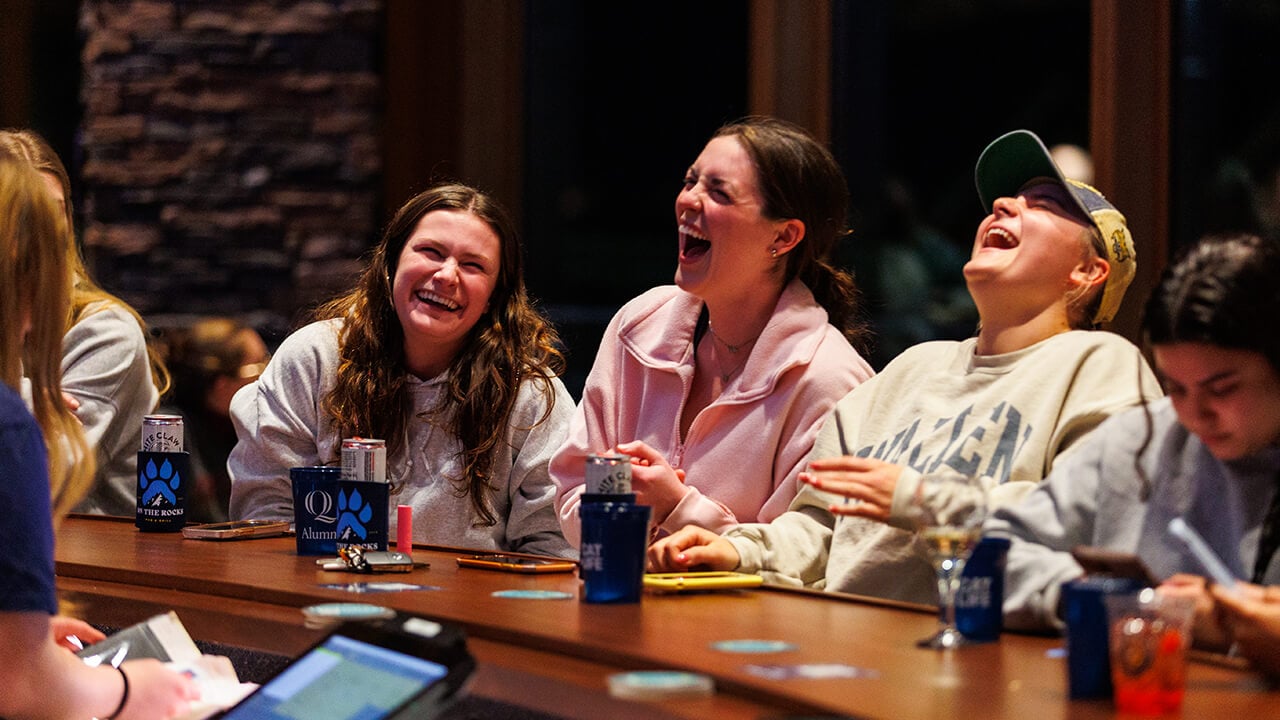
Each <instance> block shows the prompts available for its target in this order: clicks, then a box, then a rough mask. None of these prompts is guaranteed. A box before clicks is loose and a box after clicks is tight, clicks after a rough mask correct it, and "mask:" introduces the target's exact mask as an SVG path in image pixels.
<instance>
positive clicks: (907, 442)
mask: <svg viewBox="0 0 1280 720" xmlns="http://www.w3.org/2000/svg"><path fill="white" fill-rule="evenodd" d="M975 176H976V182H977V187H978V194H979V197H980V198H981V200H982V202H983V204H984V206H986V207H988V208H989V209H990V214H989V215H987V216H986V218H985V219H983V220H982V222H981V223H980V224H979V226H978V229H977V233H976V236H975V238H974V245H973V252H972V256H971V258H970V260H969V262H968V263H966V265H965V267H964V275H965V282H966V284H967V286H968V288H969V292H970V294H971V295H972V297H973V299H974V303H975V304H976V306H977V308H978V312H979V316H980V319H981V325H980V329H979V331H978V334H977V336H976V337H972V338H969V339H968V340H964V341H961V342H930V343H923V344H921V345H917V346H915V347H913V348H910V349H908V350H907V351H906V352H904V353H903V354H902V355H901V356H899V357H898V358H896V359H895V360H894V361H893V362H891V363H890V364H889V365H888V366H887V367H886V368H885V369H884V371H883V372H881V373H880V374H879V375H877V376H876V377H874V378H872V379H871V380H869V381H868V382H866V383H864V384H862V385H860V386H858V387H857V388H855V389H854V390H853V391H852V392H850V393H849V394H848V395H847V396H845V397H844V399H842V400H841V401H840V402H839V403H838V404H837V405H836V408H835V410H834V411H833V412H832V413H831V415H830V416H829V417H828V419H827V421H826V424H825V425H824V426H823V429H822V430H821V432H820V433H819V435H818V440H817V442H816V444H815V446H814V450H813V452H812V454H811V456H810V457H811V460H810V462H809V466H808V471H807V472H805V473H803V474H802V475H801V480H802V481H804V482H805V483H807V485H806V487H805V488H804V489H803V490H801V492H800V494H799V495H798V496H797V497H796V499H795V501H793V502H792V504H791V507H790V509H789V510H788V512H786V513H784V514H783V515H781V516H780V517H778V518H776V519H775V520H773V521H772V522H770V523H762V524H745V525H739V526H738V527H736V528H734V529H731V530H729V531H728V532H726V533H725V534H724V536H723V538H721V537H715V536H710V535H707V534H705V533H703V532H700V531H699V530H697V529H693V528H686V529H684V530H681V531H680V532H678V533H676V534H674V535H673V536H671V537H670V538H668V539H667V540H665V541H662V542H660V543H658V544H656V545H654V546H653V547H652V548H651V549H650V552H649V564H650V567H651V568H652V569H654V570H668V571H679V570H685V569H689V568H694V567H706V568H709V569H723V570H728V569H738V570H741V571H745V572H758V573H762V574H764V575H765V576H766V577H767V578H768V579H769V580H770V581H772V582H778V583H784V584H791V585H806V586H810V587H819V588H825V589H827V590H830V591H839V592H849V593H857V594H863V595H872V596H877V597H884V598H891V599H895V600H904V601H910V602H920V603H933V602H936V601H937V582H936V579H935V573H934V571H933V568H932V566H931V565H930V563H929V560H928V553H927V550H926V549H925V547H924V543H923V542H922V541H920V540H919V539H918V538H917V537H916V535H915V533H914V532H913V531H912V529H911V526H910V523H909V522H908V519H907V512H906V511H907V506H908V500H909V498H910V497H911V496H912V495H913V494H914V492H915V490H916V488H917V487H918V486H919V483H920V480H921V477H922V476H923V475H925V474H927V473H936V472H951V473H963V474H967V475H973V476H978V477H980V478H982V480H983V483H984V485H985V486H986V487H987V488H988V495H989V498H988V502H989V504H990V505H999V504H1002V503H1011V502H1013V501H1015V500H1017V499H1018V498H1020V497H1021V496H1022V495H1024V494H1026V492H1028V491H1029V490H1030V489H1031V488H1033V487H1035V486H1036V484H1037V483H1039V482H1040V481H1041V479H1043V478H1044V477H1045V476H1046V475H1047V474H1048V473H1049V472H1050V470H1051V469H1052V468H1053V467H1054V464H1055V462H1057V461H1058V459H1059V458H1060V457H1061V456H1063V455H1064V453H1066V452H1067V451H1068V450H1069V449H1071V448H1072V447H1073V446H1074V445H1075V444H1076V443H1077V442H1078V441H1079V440H1080V439H1081V438H1082V437H1084V436H1085V435H1086V434H1087V433H1088V432H1089V431H1090V430H1092V429H1093V428H1094V427H1096V426H1097V425H1098V423H1100V422H1102V421H1103V420H1104V419H1106V418H1107V417H1108V416H1110V415H1112V414H1114V413H1116V412H1119V411H1121V410H1124V409H1126V408H1129V407H1132V406H1134V405H1137V404H1139V403H1141V402H1142V401H1143V400H1144V399H1145V398H1147V397H1152V396H1155V395H1157V394H1158V393H1159V387H1158V385H1157V383H1156V381H1155V378H1154V376H1153V375H1152V374H1151V372H1150V369H1149V368H1148V367H1147V365H1146V363H1145V361H1144V360H1143V359H1142V356H1141V353H1140V352H1139V351H1138V349H1137V348H1136V347H1135V346H1134V345H1133V344H1132V343H1130V342H1128V341H1127V340H1125V339H1123V338H1121V337H1120V336H1118V335H1114V334H1111V333H1107V332H1101V331H1097V330H1093V329H1092V328H1094V327H1095V326H1097V325H1098V324H1100V323H1103V322H1107V321H1109V320H1111V318H1112V317H1114V315H1115V312H1116V310H1117V308H1118V307H1119V305H1120V301H1121V299H1122V298H1123V296H1124V291H1125V289H1126V288H1127V286H1128V284H1129V281H1130V280H1131V279H1132V277H1133V273H1134V271H1135V268H1136V259H1135V255H1134V249H1133V241H1132V237H1131V236H1130V234H1129V230H1128V228H1127V226H1126V224H1125V221H1124V217H1123V216H1122V215H1121V214H1120V213H1119V212H1118V211H1117V210H1116V209H1115V208H1114V207H1113V206H1112V205H1111V203H1110V202H1108V201H1107V200H1106V198H1104V197H1103V196H1102V195H1101V194H1100V193H1099V192H1098V191H1097V190H1095V189H1093V188H1091V187H1089V186H1087V185H1083V184H1081V183H1077V182H1074V181H1068V180H1065V179H1064V178H1063V177H1062V174H1061V173H1060V172H1059V170H1058V168H1057V167H1056V166H1055V165H1054V164H1053V161H1052V160H1051V159H1050V157H1049V153H1048V151H1047V150H1046V149H1045V147H1044V144H1043V143H1042V142H1041V141H1040V139H1039V138H1038V137H1036V136H1035V135H1034V134H1033V133H1030V132H1028V131H1025V130H1020V131H1014V132H1012V133H1008V134H1006V135H1003V136H1001V137H1000V138H997V139H996V140H995V141H994V142H992V143H991V144H990V145H989V146H988V147H987V148H986V149H985V150H984V151H983V153H982V155H981V156H980V157H979V159H978V163H977V167H976V170H975Z"/></svg>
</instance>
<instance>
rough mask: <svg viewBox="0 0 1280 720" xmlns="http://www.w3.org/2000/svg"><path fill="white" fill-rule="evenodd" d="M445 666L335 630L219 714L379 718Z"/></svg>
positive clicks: (243, 719)
mask: <svg viewBox="0 0 1280 720" xmlns="http://www.w3.org/2000/svg"><path fill="white" fill-rule="evenodd" d="M447 672H448V669H447V668H446V667H445V666H444V665H440V664H439V663H434V662H431V661H428V660H423V659H421V658H417V657H413V656H412V655H406V654H404V653H400V652H396V651H395V650H389V649H387V648H384V647H379V646H377V645H371V644H369V643H366V642H362V641H360V640H355V639H352V638H349V637H344V636H342V635H333V636H330V637H329V638H328V639H327V640H325V641H324V642H323V643H321V644H320V645H318V646H316V647H315V648H313V649H312V650H311V651H310V652H308V653H307V654H306V655H304V656H302V657H301V658H299V659H298V660H297V661H295V662H294V663H292V664H291V665H290V666H289V667H288V668H286V669H285V670H284V672H282V673H280V674H279V675H277V676H275V677H274V678H272V679H271V680H270V681H269V682H268V683H267V684H265V685H263V686H262V687H261V688H259V689H258V690H257V691H256V692H254V693H253V694H252V695H250V696H249V697H247V698H245V699H244V701H243V702H241V703H240V704H239V705H236V706H235V707H234V708H231V710H229V711H227V713H226V714H225V715H223V716H222V717H223V718H227V719H229V720H250V719H251V718H252V719H253V720H259V719H260V718H261V719H264V720H265V719H272V720H273V719H275V718H281V719H282V720H283V719H288V720H294V719H296V718H319V717H323V718H334V719H335V720H381V719H382V718H386V717H388V716H389V715H390V714H391V713H392V712H393V711H395V710H396V709H397V708H398V707H400V706H401V705H403V704H404V703H406V702H408V701H409V700H412V699H413V698H414V697H415V696H417V695H418V694H419V693H420V692H422V691H423V690H424V689H426V688H427V687H429V686H431V684H432V683H434V682H436V681H438V680H440V679H441V678H443V677H444V676H445V675H446V674H447Z"/></svg>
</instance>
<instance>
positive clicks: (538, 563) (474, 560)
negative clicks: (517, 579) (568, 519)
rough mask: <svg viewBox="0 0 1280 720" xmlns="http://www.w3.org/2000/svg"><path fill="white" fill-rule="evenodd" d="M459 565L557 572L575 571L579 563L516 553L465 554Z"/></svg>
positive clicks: (534, 571) (509, 570)
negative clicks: (529, 556) (518, 555)
mask: <svg viewBox="0 0 1280 720" xmlns="http://www.w3.org/2000/svg"><path fill="white" fill-rule="evenodd" d="M458 567H469V568H481V569H483V570H500V571H502V572H515V573H555V572H573V571H574V570H575V569H577V567H578V564H577V563H576V562H573V561H572V560H557V559H555V558H527V557H517V556H514V555H463V556H461V557H459V558H458Z"/></svg>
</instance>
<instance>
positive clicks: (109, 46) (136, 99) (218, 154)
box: [72, 0, 384, 327]
mask: <svg viewBox="0 0 1280 720" xmlns="http://www.w3.org/2000/svg"><path fill="white" fill-rule="evenodd" d="M383 12H384V9H383V5H382V0H256V1H254V0H249V1H245V0H239V1H237V0H215V1H211V0H201V1H200V2H194V1H189V0H171V1H167V2H166V1H161V0H85V2H83V4H82V9H81V17H80V22H81V30H82V33H83V40H84V48H83V62H84V79H83V86H82V99H83V103H84V118H83V123H82V126H81V127H82V130H81V137H80V157H79V161H80V162H79V174H80V178H81V182H82V185H83V201H82V207H81V208H80V209H81V211H82V216H83V240H84V244H85V252H86V256H87V259H88V261H89V264H90V266H91V268H92V272H93V273H94V274H95V276H96V277H97V278H98V279H99V280H100V281H101V282H102V284H103V285H104V286H106V287H107V288H108V289H109V290H111V291H113V292H115V293H117V294H118V295H120V296H121V297H122V298H123V299H125V300H126V301H127V302H129V303H131V304H132V305H134V306H135V307H136V308H137V309H138V310H139V311H140V312H142V313H143V314H144V315H145V316H146V317H148V319H151V320H152V321H153V322H155V321H156V320H157V319H158V318H159V319H161V320H160V324H164V321H163V319H162V318H165V317H170V318H172V317H175V316H176V317H182V316H192V315H195V316H198V315H207V314H230V315H237V316H242V317H252V318H256V319H257V323H256V324H259V325H267V326H277V327H284V326H287V325H289V324H291V323H295V322H296V321H297V320H298V318H299V317H300V310H303V309H305V308H306V307H307V306H309V305H310V304H311V303H313V302H315V301H316V300H319V299H324V298H326V297H328V296H330V295H332V294H333V293H334V292H336V291H338V290H340V289H342V288H345V287H347V286H349V285H350V284H351V282H352V280H353V278H354V276H355V273H356V272H357V271H358V269H359V267H360V256H361V255H362V254H363V253H364V252H365V251H366V250H367V249H368V248H369V247H370V246H371V245H372V243H373V242H374V241H375V239H376V236H377V232H378V228H377V224H378V223H379V222H380V218H378V217H376V213H377V208H378V207H379V205H378V191H379V188H380V174H381V149H380V145H379V142H380V141H379V124H380V122H381V113H382V110H381V109H382V107H383V103H382V97H381V93H382V84H381V80H380V76H379V67H378V66H379V62H380V35H381V28H382V22H383ZM73 165H74V164H73ZM72 172H73V173H75V172H76V171H75V169H74V168H73V169H72Z"/></svg>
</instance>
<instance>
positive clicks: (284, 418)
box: [227, 322, 339, 520]
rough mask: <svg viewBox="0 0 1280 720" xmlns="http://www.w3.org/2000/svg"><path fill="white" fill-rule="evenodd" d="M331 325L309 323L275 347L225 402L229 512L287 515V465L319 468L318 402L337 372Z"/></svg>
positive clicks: (334, 330) (275, 517)
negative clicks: (231, 435) (229, 437)
mask: <svg viewBox="0 0 1280 720" xmlns="http://www.w3.org/2000/svg"><path fill="white" fill-rule="evenodd" d="M338 327H339V326H338V325H337V324H336V323H334V322H323V323H312V324H311V325H308V326H306V327H304V328H302V329H301V330H299V331H297V332H296V333H294V334H293V335H290V336H289V337H288V338H286V339H285V341H284V343H283V344H281V346H280V349H279V350H278V351H277V352H276V354H275V355H274V356H273V357H272V358H271V362H270V363H268V364H267V368H266V370H265V371H264V372H263V374H262V377H260V378H258V380H257V381H256V382H254V383H251V384H249V385H246V386H244V387H243V388H241V389H240V391H239V392H237V393H236V394H235V397H234V398H232V400H231V420H232V423H233V424H234V425H235V428H236V438H237V442H236V446H235V448H234V449H232V451H231V455H230V457H228V459H227V471H228V473H229V475H230V476H231V517H232V518H235V519H241V518H259V519H266V520H293V491H292V489H291V484H290V481H289V468H291V467H299V466H308V465H323V464H324V463H325V462H326V461H327V460H332V459H336V457H335V458H325V457H324V454H325V453H326V451H331V450H332V447H331V446H332V442H331V441H330V442H328V445H329V446H330V447H321V441H320V438H321V437H326V436H327V435H332V433H327V434H324V433H321V427H320V425H321V413H320V411H319V404H320V400H321V398H322V397H323V394H324V393H325V392H327V391H328V386H327V384H326V378H329V379H331V378H332V377H333V376H334V373H336V371H337V360H338V349H337V348H338V339H337V329H338Z"/></svg>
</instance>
